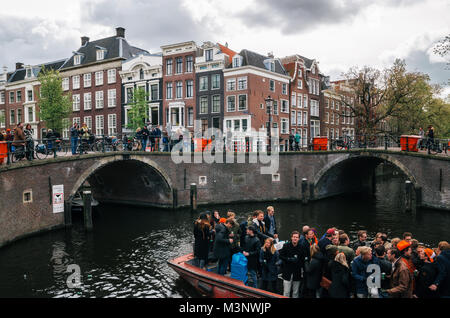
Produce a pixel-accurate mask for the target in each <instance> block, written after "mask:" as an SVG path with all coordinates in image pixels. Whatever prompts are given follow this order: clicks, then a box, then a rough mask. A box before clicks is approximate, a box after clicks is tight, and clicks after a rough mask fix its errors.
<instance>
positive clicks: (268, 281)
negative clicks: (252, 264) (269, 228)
mask: <svg viewBox="0 0 450 318" xmlns="http://www.w3.org/2000/svg"><path fill="white" fill-rule="evenodd" d="M279 259H280V255H279V254H278V251H277V249H276V248H275V246H274V244H273V239H272V238H270V237H269V238H267V239H266V240H265V241H264V245H263V247H261V251H260V254H259V262H260V264H261V266H262V276H261V281H262V286H261V288H262V289H264V290H267V291H270V292H272V293H277V279H278V267H277V262H278V260H279Z"/></svg>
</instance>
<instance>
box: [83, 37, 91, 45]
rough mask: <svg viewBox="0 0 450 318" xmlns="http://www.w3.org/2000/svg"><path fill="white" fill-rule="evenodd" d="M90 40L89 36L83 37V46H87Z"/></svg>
mask: <svg viewBox="0 0 450 318" xmlns="http://www.w3.org/2000/svg"><path fill="white" fill-rule="evenodd" d="M88 42H89V38H88V37H87V36H82V37H81V46H85V45H86V44H87V43H88Z"/></svg>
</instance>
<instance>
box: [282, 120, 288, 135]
mask: <svg viewBox="0 0 450 318" xmlns="http://www.w3.org/2000/svg"><path fill="white" fill-rule="evenodd" d="M281 133H282V134H288V133H289V119H287V118H281Z"/></svg>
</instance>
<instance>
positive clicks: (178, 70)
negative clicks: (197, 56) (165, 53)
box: [175, 57, 183, 74]
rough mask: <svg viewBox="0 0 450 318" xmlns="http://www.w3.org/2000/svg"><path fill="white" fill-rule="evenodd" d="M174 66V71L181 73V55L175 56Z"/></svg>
mask: <svg viewBox="0 0 450 318" xmlns="http://www.w3.org/2000/svg"><path fill="white" fill-rule="evenodd" d="M176 63H177V64H176V68H175V73H176V74H181V73H183V58H182V57H177V58H176Z"/></svg>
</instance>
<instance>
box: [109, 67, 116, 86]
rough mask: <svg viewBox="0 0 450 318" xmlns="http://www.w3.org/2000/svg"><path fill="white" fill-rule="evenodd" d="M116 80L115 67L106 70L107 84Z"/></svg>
mask: <svg viewBox="0 0 450 318" xmlns="http://www.w3.org/2000/svg"><path fill="white" fill-rule="evenodd" d="M115 82H116V69H115V68H113V69H111V70H108V84H112V83H115Z"/></svg>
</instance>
